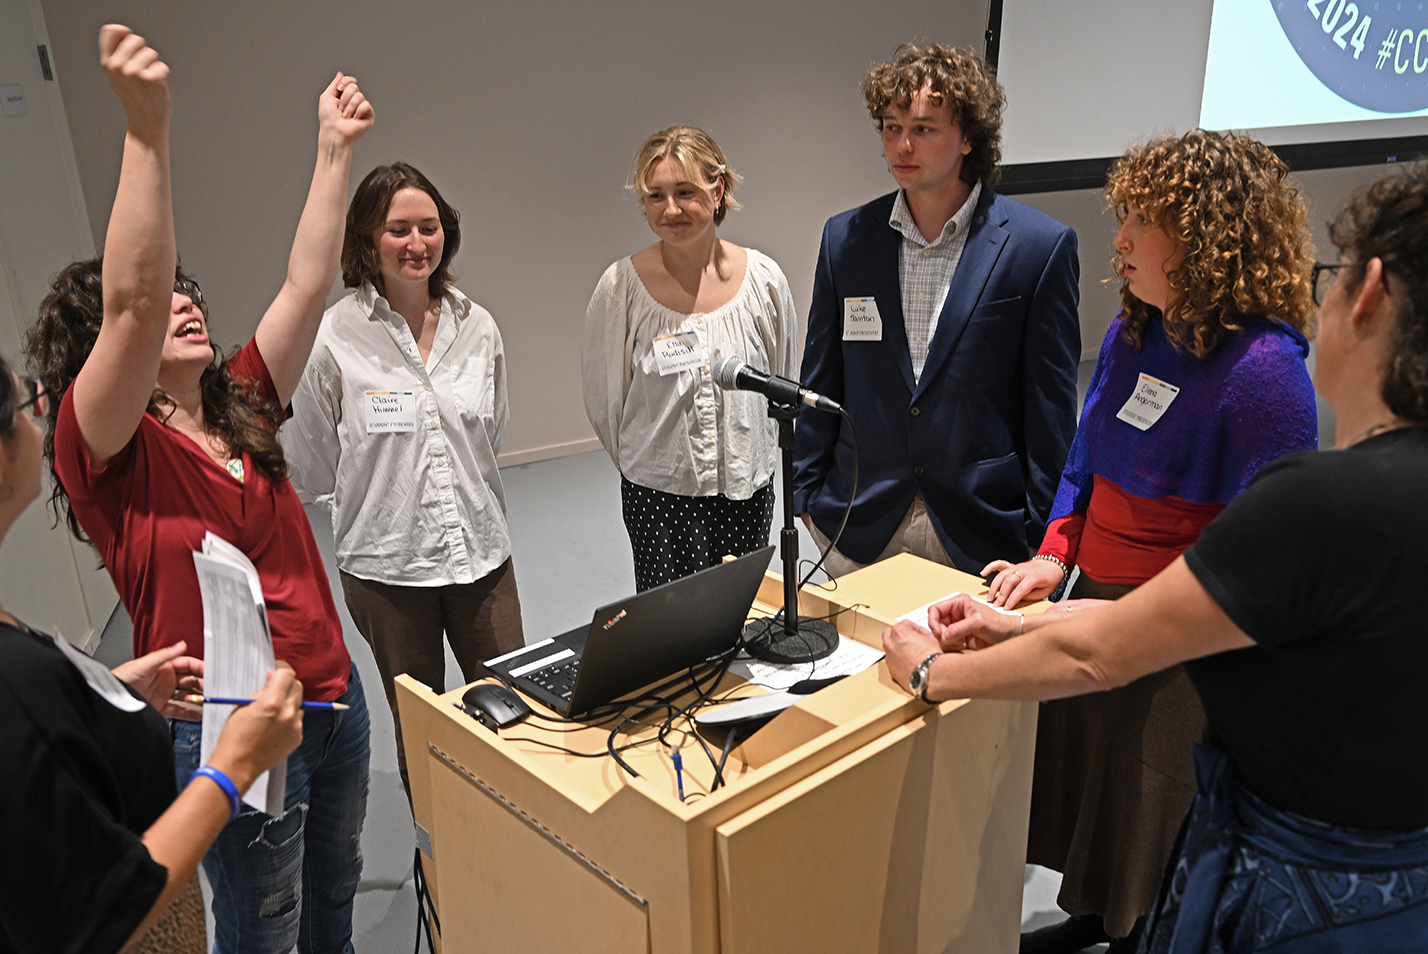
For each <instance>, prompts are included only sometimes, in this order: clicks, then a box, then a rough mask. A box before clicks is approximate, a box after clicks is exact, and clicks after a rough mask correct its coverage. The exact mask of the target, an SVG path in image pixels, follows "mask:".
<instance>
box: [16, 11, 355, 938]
mask: <svg viewBox="0 0 1428 954" xmlns="http://www.w3.org/2000/svg"><path fill="white" fill-rule="evenodd" d="M99 45H100V54H101V55H100V59H101V63H102V65H103V67H104V70H105V72H106V74H107V76H108V79H109V83H110V86H111V87H113V89H114V92H115V93H116V94H117V95H118V96H119V99H120V101H121V102H122V103H123V105H124V110H125V113H126V116H127V119H128V129H127V134H126V136H125V140H124V156H123V164H122V167H121V170H120V177H119V187H118V190H117V193H116V195H115V199H114V209H113V212H112V214H111V216H110V219H109V230H108V234H107V236H106V240H105V252H106V254H105V257H104V259H103V261H102V262H99V261H94V262H79V263H76V264H74V265H71V266H70V267H69V268H67V269H66V270H65V271H63V272H62V273H61V274H60V275H59V277H57V278H56V279H55V282H54V287H53V292H52V294H51V295H50V296H49V297H48V298H46V300H45V302H44V303H43V304H42V305H41V311H40V319H39V321H38V322H37V324H36V325H35V327H34V329H33V330H32V331H31V332H30V335H29V338H28V341H27V346H28V351H29V354H30V359H31V361H32V363H33V364H34V365H35V366H36V368H37V370H38V371H39V372H40V375H41V377H42V379H43V380H44V383H45V385H46V386H47V387H48V388H49V389H50V390H51V391H52V392H53V393H55V394H62V395H63V399H62V400H61V402H60V406H59V408H58V411H57V413H56V414H55V415H54V418H53V424H54V427H53V430H52V436H51V437H50V438H49V447H48V448H47V449H48V451H49V456H50V460H51V466H52V467H53V469H54V472H55V474H56V476H57V477H58V478H59V480H58V481H57V482H56V485H55V502H56V504H59V503H63V504H66V505H67V507H68V514H67V516H68V518H69V522H70V525H71V528H72V529H76V530H78V529H80V528H82V529H83V531H84V533H85V534H87V535H88V538H89V539H90V540H91V541H92V542H93V543H94V545H95V546H96V547H97V548H98V550H99V552H100V553H101V554H102V556H103V558H104V563H105V566H106V567H108V569H109V572H110V575H111V576H112V577H113V578H114V582H115V585H116V587H117V588H118V590H119V593H120V595H121V597H122V598H123V600H124V605H125V607H126V608H127V609H128V611H129V614H130V616H131V618H132V619H133V621H134V644H135V651H136V653H145V652H149V651H151V650H153V649H155V648H158V647H159V646H163V645H168V644H170V643H173V642H176V641H178V640H185V641H186V642H187V643H188V645H189V646H190V647H194V648H198V647H201V646H203V607H202V601H201V599H200V597H199V590H198V581H197V575H196V573H195V570H194V565H193V558H192V553H193V551H195V550H199V549H201V547H202V541H203V538H204V534H205V533H207V532H210V531H211V532H213V533H214V534H216V535H217V536H220V537H222V538H224V539H225V540H227V541H228V542H229V543H232V544H233V545H235V546H237V547H238V548H239V549H241V550H243V551H244V553H246V554H247V556H248V558H249V559H250V560H251V561H252V562H253V564H254V565H255V566H256V567H257V570H258V574H259V577H260V579H261V582H262V587H263V596H264V599H265V601H266V604H267V609H268V622H269V626H270V628H271V631H272V636H273V648H274V653H275V655H276V656H277V657H278V658H279V659H282V660H285V661H287V662H288V663H289V664H291V665H292V667H293V669H294V670H296V673H297V676H298V678H299V679H301V680H302V683H303V686H304V692H305V696H306V698H307V699H308V700H310V701H338V700H340V701H342V702H343V703H346V704H347V705H349V706H350V707H351V708H350V710H349V711H345V712H332V711H326V712H309V713H308V714H307V716H306V718H305V720H304V741H303V745H302V747H301V748H299V749H298V751H297V752H295V753H294V754H293V755H292V757H291V758H290V759H289V761H288V766H287V771H288V774H287V809H286V810H285V811H284V812H283V813H282V814H281V815H279V816H277V817H270V816H268V815H266V814H264V813H262V812H257V811H251V810H250V811H245V812H244V813H243V814H241V815H239V816H238V817H237V819H236V820H235V821H234V822H233V823H231V824H230V825H229V826H228V827H227V829H226V830H225V831H224V833H223V835H222V836H221V837H220V838H219V840H218V841H217V842H216V843H215V844H214V847H213V849H212V850H210V852H209V853H208V855H207V857H206V858H205V859H204V867H205V868H206V870H207V871H208V874H209V880H210V882H211V883H212V884H213V887H214V915H215V922H216V937H217V945H216V950H219V951H225V952H227V951H238V950H243V951H250V950H252V951H274V952H277V951H287V950H289V949H290V948H291V947H292V946H293V945H294V944H296V943H298V941H299V939H298V933H299V925H300V924H301V926H302V927H303V928H304V930H303V931H302V935H303V940H302V943H301V944H300V950H303V951H307V950H314V951H317V950H321V951H333V952H340V951H350V950H351V941H350V936H351V930H352V927H351V913H352V899H353V897H354V895H355V892H356V885H357V879H358V877H359V876H360V872H361V859H360V855H359V853H358V850H357V842H358V836H359V835H360V831H361V825H362V819H363V817H364V815H365V811H366V788H367V784H366V780H367V770H368V769H367V760H368V724H367V715H366V707H365V704H364V702H363V699H362V690H361V685H360V683H358V682H357V680H356V673H355V671H354V670H353V669H352V667H351V661H350V659H349V658H348V656H347V651H346V648H345V646H344V645H343V641H342V627H341V623H340V620H339V618H338V616H337V612H336V607H335V605H334V604H333V601H332V594H331V591H330V588H329V586H328V583H327V579H326V575H325V573H324V570H323V568H322V565H321V560H320V557H319V554H318V551H317V547H316V544H315V543H314V541H313V538H312V532H311V530H310V529H309V527H308V524H307V520H306V516H305V514H304V513H303V510H302V506H301V504H300V502H299V501H298V500H297V497H296V495H295V494H294V493H293V490H292V488H291V486H290V485H289V484H288V481H287V476H286V469H285V465H284V463H283V457H282V450H281V448H280V447H279V445H278V443H277V440H276V437H275V431H276V427H277V424H278V422H279V421H280V419H281V417H282V416H283V413H284V411H285V409H286V407H287V404H288V401H289V400H290V399H291V397H292V394H293V391H294V390H295V389H296V387H297V383H298V379H299V377H300V376H301V374H302V370H303V366H304V364H305V363H306V361H307V357H308V352H309V351H310V350H311V348H312V342H313V339H314V337H315V336H316V334H317V329H318V324H319V322H320V320H321V318H322V312H323V308H324V305H325V304H326V297H327V292H328V290H329V289H330V288H331V286H332V281H333V278H334V277H335V274H336V270H337V260H338V255H339V253H340V251H341V247H342V223H343V212H344V207H345V204H346V197H347V184H348V173H349V169H350V167H351V160H352V150H353V146H354V144H355V143H356V141H357V140H358V139H359V138H360V137H361V136H362V134H363V133H365V132H366V131H367V130H368V128H370V127H371V125H372V119H373V112H372V107H371V106H370V105H369V104H368V103H367V102H366V100H365V98H364V97H363V95H362V93H361V91H360V90H358V88H357V85H356V83H355V82H354V81H353V80H352V79H351V78H350V77H347V76H344V75H342V74H341V73H339V74H337V76H336V78H334V79H333V81H332V82H331V83H330V84H328V86H327V88H326V89H325V90H324V91H323V93H322V95H321V96H320V97H319V102H318V118H319V124H320V132H319V136H318V147H319V148H318V161H317V167H316V170H315V171H314V173H313V180H312V187H311V189H310V191H309V193H308V198H307V204H306V206H305V207H304V209H303V214H302V218H301V220H300V221H299V223H298V229H297V236H296V239H295V241H294V244H293V250H292V254H291V256H290V258H289V261H288V273H287V278H286V281H284V283H283V286H282V289H281V290H280V291H279V292H278V295H277V297H276V298H275V299H274V300H273V303H272V304H271V305H270V306H269V307H268V310H267V312H266V313H265V314H264V315H263V318H262V321H261V322H260V323H259V325H258V329H257V332H256V333H255V334H254V336H253V339H252V341H250V342H249V343H248V344H247V345H246V346H245V347H244V348H243V349H241V350H240V351H239V352H238V353H237V354H236V355H235V356H234V357H233V358H231V359H230V360H228V361H224V360H223V359H222V358H221V356H220V355H219V354H218V352H217V350H216V349H215V348H214V347H213V346H212V344H211V343H210V342H209V338H208V327H207V315H206V311H205V307H204V301H203V294H202V292H201V291H200V290H199V288H198V286H197V284H196V283H194V282H193V281H191V280H189V279H187V278H186V277H184V276H183V275H181V274H179V275H178V278H179V280H178V281H175V280H174V278H175V275H176V274H178V273H177V253H176V251H175V236H174V225H173V212H172V197H171V194H170V179H169V120H170V113H171V106H170V100H169V89H168V72H169V71H168V67H167V66H166V65H165V64H164V63H163V61H162V60H160V59H159V56H158V54H157V53H156V52H155V51H154V50H153V49H151V48H150V47H149V46H148V45H147V44H146V43H145V42H144V40H143V39H142V38H141V37H139V36H136V35H135V34H133V33H131V32H130V31H129V30H128V29H127V28H126V27H121V26H114V25H111V26H106V27H105V28H104V29H103V30H102V31H101V33H100V43H99ZM174 736H175V739H174V747H175V763H176V769H177V772H178V775H179V776H180V781H181V783H182V782H186V781H187V773H189V772H191V771H193V770H194V769H195V768H196V767H197V761H198V759H197V753H198V748H199V744H200V733H199V729H198V724H197V723H193V722H182V721H176V722H175V724H174ZM275 902H276V908H275Z"/></svg>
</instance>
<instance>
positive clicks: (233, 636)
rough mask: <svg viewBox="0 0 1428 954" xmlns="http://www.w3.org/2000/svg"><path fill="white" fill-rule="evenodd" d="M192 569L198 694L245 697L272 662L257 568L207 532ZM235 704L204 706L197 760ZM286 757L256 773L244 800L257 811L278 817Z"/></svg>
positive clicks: (215, 738)
mask: <svg viewBox="0 0 1428 954" xmlns="http://www.w3.org/2000/svg"><path fill="white" fill-rule="evenodd" d="M193 565H194V569H196V570H197V571H198V588H199V593H200V594H201V595H202V597H203V692H204V695H206V696H217V697H221V698H232V699H249V698H252V696H253V694H254V693H256V692H258V691H259V690H261V689H262V688H263V684H264V683H266V682H267V678H268V672H269V670H271V669H273V668H274V667H275V666H276V661H275V660H274V658H273V642H272V638H271V637H270V636H269V633H268V618H267V609H266V608H265V607H264V605H263V588H262V584H261V583H260V582H259V580H258V571H257V569H256V568H255V567H254V566H253V564H252V562H251V561H249V559H248V558H247V557H246V556H245V555H244V554H243V552H242V551H241V550H239V549H238V548H237V547H235V546H233V545H232V544H230V543H228V542H227V541H225V540H223V539H221V538H219V537H216V536H214V535H213V534H212V533H209V534H208V535H206V536H205V537H204V540H203V552H202V553H199V552H197V551H194V554H193ZM235 708H237V707H236V706H220V705H206V706H204V707H203V745H202V749H201V750H200V761H201V762H203V763H205V764H206V763H207V762H208V759H209V757H210V756H212V755H213V749H214V746H215V745H217V743H218V736H219V734H220V733H222V731H223V726H224V725H225V724H226V723H227V722H228V717H229V716H230V715H232V714H233V710H234V709H235ZM287 771H288V765H287V761H286V760H284V761H282V762H279V763H278V764H277V765H276V766H274V767H273V768H272V769H271V770H269V771H267V772H264V773H263V774H262V775H260V776H259V777H258V780H257V781H255V782H254V783H253V785H252V787H250V788H249V789H248V791H247V792H246V793H245V794H244V796H243V801H244V802H246V803H247V804H249V805H251V806H252V807H254V808H256V809H257V810H258V811H262V812H267V813H268V814H269V815H281V814H282V812H283V802H284V800H285V798H286V796H287Z"/></svg>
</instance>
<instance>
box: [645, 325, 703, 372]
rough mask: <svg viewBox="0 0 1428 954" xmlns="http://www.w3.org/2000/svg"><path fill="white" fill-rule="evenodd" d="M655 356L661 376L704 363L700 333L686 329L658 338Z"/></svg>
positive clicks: (655, 342)
mask: <svg viewBox="0 0 1428 954" xmlns="http://www.w3.org/2000/svg"><path fill="white" fill-rule="evenodd" d="M654 358H655V366H656V367H657V368H659V373H660V377H664V376H665V375H669V374H678V373H679V372H681V371H687V370H688V369H690V368H697V367H699V366H700V365H701V364H703V363H704V346H703V345H702V344H700V343H699V333H698V332H695V331H685V332H682V333H680V334H677V335H665V336H664V337H663V338H656V339H655V340H654Z"/></svg>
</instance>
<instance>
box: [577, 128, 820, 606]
mask: <svg viewBox="0 0 1428 954" xmlns="http://www.w3.org/2000/svg"><path fill="white" fill-rule="evenodd" d="M738 180H739V177H738V176H736V175H735V174H734V172H733V170H732V169H730V168H729V164H728V162H727V160H726V159H725V158H724V153H723V152H722V151H721V150H720V149H719V146H718V145H717V144H716V143H715V142H714V140H713V139H711V138H710V137H709V135H708V134H707V133H705V132H704V131H703V130H700V129H695V128H694V127H692V126H672V127H670V128H669V129H664V130H661V131H660V132H657V133H655V134H654V135H653V136H651V137H650V138H649V139H647V140H646V141H645V144H644V145H643V146H641V147H640V151H639V153H638V154H637V157H636V159H635V170H634V174H633V175H632V176H631V182H630V188H631V190H632V191H633V192H634V193H635V195H636V196H638V197H639V198H640V199H641V200H642V201H643V202H644V206H645V218H646V220H647V221H648V222H649V226H650V230H651V231H652V232H654V233H655V235H657V236H658V237H659V241H657V242H655V243H654V244H653V245H650V246H649V247H647V248H644V249H641V250H640V251H638V252H636V253H635V254H634V255H632V256H630V257H629V258H624V259H621V260H620V261H618V262H616V263H615V264H613V265H611V266H610V267H609V268H608V269H606V270H605V274H604V275H603V276H601V278H600V284H599V285H597V286H596V288H595V294H594V295H593V296H592V297H591V299H590V307H589V309H588V311H587V312H586V316H585V347H584V352H583V361H582V368H583V372H584V385H585V412H586V414H588V415H589V417H590V423H591V424H592V425H593V426H594V428H595V433H596V434H598V435H599V437H600V442H601V443H602V444H603V445H604V446H605V450H606V451H607V452H608V453H609V455H610V459H611V460H613V461H614V462H615V466H616V467H617V468H619V470H620V474H621V481H620V489H621V500H622V504H623V510H624V518H625V528H626V530H628V531H629V534H630V544H631V547H632V548H633V550H634V558H635V585H636V587H637V588H638V589H640V590H647V589H650V588H651V587H655V586H658V585H660V584H662V583H667V582H669V581H670V580H674V579H678V578H679V577H682V576H688V575H689V574H691V573H695V572H697V571H699V570H701V569H704V568H705V567H708V566H712V565H713V564H715V563H716V562H718V561H719V560H720V559H722V558H723V557H724V556H725V555H726V554H730V553H732V554H738V555H742V554H744V553H748V552H749V551H751V550H755V549H757V548H759V547H761V546H763V545H764V544H765V543H767V542H768V536H769V525H770V523H771V521H772V519H773V505H774V490H773V479H774V471H775V468H776V467H777V446H776V444H777V436H778V435H777V429H776V426H775V424H774V423H773V422H772V421H770V420H769V419H768V417H767V401H766V399H765V398H763V397H762V396H761V395H757V394H753V393H751V392H747V391H725V390H723V389H721V388H719V387H717V386H716V385H715V384H714V381H713V377H712V375H711V368H712V367H713V366H714V365H715V363H716V362H718V361H719V360H720V359H721V358H724V357H725V356H728V355H734V356H737V357H740V358H743V359H744V361H746V362H747V363H748V364H749V365H750V366H752V367H754V368H757V369H759V370H761V371H768V372H771V373H773V374H781V375H784V376H786V377H792V376H793V375H794V374H795V370H794V363H793V362H794V354H793V352H794V337H793V336H794V330H795V327H796V326H797V323H798V322H797V317H796V316H795V315H794V311H793V297H792V295H791V294H790V292H789V288H788V279H786V278H785V277H784V274H783V271H782V270H781V269H780V268H779V267H778V265H777V264H776V263H775V262H774V261H773V259H771V258H769V257H768V256H766V255H764V254H762V253H761V252H758V251H755V250H754V249H751V248H741V247H739V246H738V245H734V244H732V243H731V242H726V241H724V240H722V239H720V238H719V237H718V236H717V235H716V234H715V226H717V225H719V224H720V223H721V222H723V221H724V215H725V214H726V213H727V212H728V211H729V210H730V209H737V208H738V207H739V206H738V204H737V203H735V202H734V201H733V191H734V185H735V183H736V182H738Z"/></svg>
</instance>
